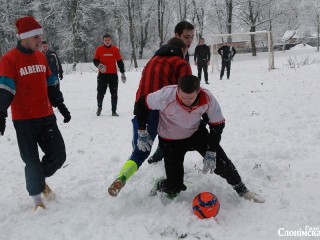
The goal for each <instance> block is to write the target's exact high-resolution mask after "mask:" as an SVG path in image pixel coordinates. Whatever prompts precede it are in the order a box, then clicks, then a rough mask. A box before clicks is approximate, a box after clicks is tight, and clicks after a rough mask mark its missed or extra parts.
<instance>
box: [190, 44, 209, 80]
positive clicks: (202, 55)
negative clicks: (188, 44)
mask: <svg viewBox="0 0 320 240" xmlns="http://www.w3.org/2000/svg"><path fill="white" fill-rule="evenodd" d="M194 63H195V65H196V66H197V67H198V78H199V80H200V81H201V72H202V69H203V74H204V80H205V81H206V84H209V82H208V65H209V64H210V48H209V47H208V45H206V44H205V43H204V38H200V41H199V45H198V46H197V47H196V49H195V50H194Z"/></svg>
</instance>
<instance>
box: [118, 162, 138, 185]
mask: <svg viewBox="0 0 320 240" xmlns="http://www.w3.org/2000/svg"><path fill="white" fill-rule="evenodd" d="M137 170H138V165H137V164H136V162H135V161H132V160H128V161H126V163H125V164H124V165H123V166H122V168H121V170H120V173H119V176H118V177H119V178H122V177H123V176H124V177H125V178H126V181H128V179H129V178H130V177H131V176H132V175H133V174H134V173H135V172H136V171H137Z"/></svg>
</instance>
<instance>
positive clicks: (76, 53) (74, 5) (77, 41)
mask: <svg viewBox="0 0 320 240" xmlns="http://www.w3.org/2000/svg"><path fill="white" fill-rule="evenodd" d="M78 6H79V1H78V0H72V1H71V2H70V13H69V14H70V15H69V21H70V24H71V29H72V36H73V59H72V60H73V62H74V63H78V62H81V57H82V52H81V50H82V44H81V38H80V36H79V32H80V30H79V22H78V16H77V10H78Z"/></svg>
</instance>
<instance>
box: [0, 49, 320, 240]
mask: <svg viewBox="0 0 320 240" xmlns="http://www.w3.org/2000/svg"><path fill="white" fill-rule="evenodd" d="M289 57H290V58H296V59H297V60H298V61H299V60H303V59H305V58H306V57H309V58H310V59H311V60H313V61H310V64H309V65H306V66H300V67H299V68H296V69H292V68H289V67H288V66H287V64H288V59H289ZM275 61H276V68H277V69H275V70H272V71H268V69H267V59H266V56H265V55H264V54H260V55H258V57H257V58H252V57H251V56H250V55H236V57H235V59H234V61H233V62H232V70H231V78H230V80H226V79H224V80H223V81H220V80H218V79H219V73H218V72H217V71H215V72H214V73H213V74H212V73H211V71H210V73H209V82H210V85H203V87H206V88H208V89H210V90H211V91H212V92H213V93H214V95H215V96H216V98H217V99H218V101H219V103H220V105H221V108H222V111H223V114H224V116H225V118H226V128H225V130H224V133H223V135H222V143H221V145H222V146H223V148H224V149H225V151H226V153H227V154H228V156H229V157H230V158H231V159H232V161H233V163H234V164H235V165H236V167H237V168H238V170H239V172H240V175H241V176H242V179H243V181H244V182H245V184H246V185H247V187H248V188H249V189H251V190H253V191H256V192H258V193H260V194H261V195H263V196H264V197H265V198H266V202H265V203H264V204H255V203H252V202H248V201H245V200H243V199H241V198H239V197H237V195H236V194H235V192H234V191H233V189H232V188H231V187H230V186H229V185H228V184H227V183H226V182H225V180H224V179H221V178H220V177H219V176H216V175H203V174H202V173H201V172H199V170H200V169H202V159H201V156H200V155H199V154H197V153H188V154H187V156H186V160H185V180H186V185H187V187H188V189H187V191H185V192H183V193H181V194H180V195H179V197H177V198H176V199H175V200H168V199H166V198H164V197H163V196H161V195H158V196H155V197H149V196H148V194H149V191H150V189H151V188H152V186H153V183H154V180H155V179H157V178H159V177H162V176H164V166H163V162H160V163H158V164H155V165H149V164H148V163H145V164H144V165H142V167H141V168H140V169H139V171H138V172H137V173H136V174H135V175H134V176H133V177H132V178H131V179H130V180H129V182H128V183H127V185H126V186H125V188H124V189H123V190H122V191H121V192H120V194H119V196H118V197H117V198H112V197H110V196H109V195H108V194H107V188H108V186H109V185H110V184H111V183H112V181H113V180H114V179H115V177H116V176H117V174H118V171H119V170H120V168H121V166H122V164H123V163H124V162H125V161H126V160H127V158H128V156H129V155H130V152H131V118H132V110H133V103H134V98H135V92H136V89H137V86H138V83H139V79H140V75H141V69H138V70H130V72H128V73H127V79H128V80H127V83H126V84H122V83H119V103H118V113H119V114H120V117H111V110H110V94H109V92H108V93H107V94H106V97H105V102H104V109H103V112H102V115H101V116H100V117H97V116H96V115H95V111H96V73H95V72H93V71H92V69H94V68H93V67H92V65H91V64H88V65H83V67H82V69H81V70H78V72H77V73H69V74H68V75H66V76H65V78H64V79H63V81H62V82H61V89H62V91H63V93H64V96H65V103H66V105H67V107H68V108H69V109H70V111H71V114H72V119H71V122H70V123H68V124H64V123H63V121H62V117H61V115H60V114H59V112H56V115H57V117H58V125H59V128H60V130H61V132H62V135H63V137H64V140H65V143H66V147H67V161H66V163H65V165H64V166H63V168H62V169H61V170H59V171H58V172H57V173H56V174H55V175H54V176H53V177H51V178H49V179H47V182H48V184H49V185H50V186H51V187H52V189H53V190H54V191H55V192H56V193H57V195H58V197H57V199H56V200H55V201H53V202H50V203H47V210H40V211H36V212H33V211H32V210H31V209H32V201H31V199H30V197H29V196H28V194H27V191H26V189H25V180H24V164H23V162H22V160H21V158H20V155H19V151H18V146H17V140H16V136H15V130H14V128H13V125H12V122H11V119H10V117H9V119H8V121H7V129H6V131H5V135H4V136H3V137H0V146H1V147H0V148H1V151H0V154H1V155H0V156H1V158H0V192H1V194H0V206H1V211H0V231H1V234H0V239H10V240H22V239H23V240H27V239H28V240H29V239H30V240H31V239H32V240H44V239H50V240H55V239H56V240H64V239H66V240H71V239H79V240H87V239H94V240H100V239H101V240H102V239H112V240H113V239H116V240H122V239H125V240H130V239H141V240H149V239H181V238H184V239H210V240H212V239H215V240H222V239H223V240H224V239H245V240H255V239H265V240H270V239H280V238H281V237H280V236H279V235H278V230H279V228H283V229H284V231H291V232H294V231H297V230H299V229H302V230H304V229H305V227H306V226H310V227H318V228H319V227H320V224H319V216H320V210H319V201H318V199H319V198H320V193H319V191H318V189H319V185H320V171H319V169H320V167H319V160H320V157H319V156H320V148H319V146H320V128H319V119H320V107H319V103H320V96H319V89H320V81H319V75H320V70H319V69H320V68H319V62H320V54H319V53H316V52H315V49H314V48H313V49H309V48H308V49H303V48H298V49H297V50H295V51H293V50H292V51H287V52H285V53H282V52H277V53H276V59H275ZM311 62H312V64H311ZM193 70H194V73H195V74H196V73H197V71H196V68H195V67H193ZM155 144H157V142H156V143H155ZM202 191H210V192H213V193H214V194H216V195H217V196H218V198H219V200H220V203H221V208H220V212H219V214H218V216H217V217H216V219H208V220H199V219H197V217H195V215H193V213H192V209H191V202H192V199H193V197H194V196H195V195H196V194H197V193H199V192H202ZM295 239H312V238H311V237H305V238H303V237H296V238H295Z"/></svg>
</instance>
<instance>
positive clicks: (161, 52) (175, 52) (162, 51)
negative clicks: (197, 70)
mask: <svg viewBox="0 0 320 240" xmlns="http://www.w3.org/2000/svg"><path fill="white" fill-rule="evenodd" d="M154 56H179V57H182V58H183V53H182V51H181V49H179V48H176V47H173V46H168V45H167V44H164V45H162V46H161V47H160V48H159V49H158V50H157V51H156V53H155V54H154ZM184 60H186V61H187V62H189V53H188V52H187V53H186V55H185V56H184Z"/></svg>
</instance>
